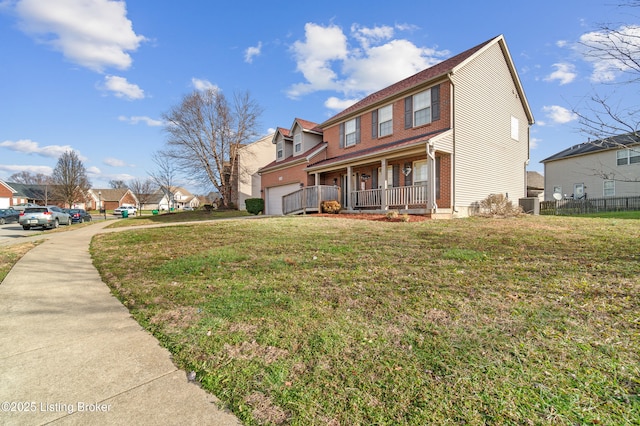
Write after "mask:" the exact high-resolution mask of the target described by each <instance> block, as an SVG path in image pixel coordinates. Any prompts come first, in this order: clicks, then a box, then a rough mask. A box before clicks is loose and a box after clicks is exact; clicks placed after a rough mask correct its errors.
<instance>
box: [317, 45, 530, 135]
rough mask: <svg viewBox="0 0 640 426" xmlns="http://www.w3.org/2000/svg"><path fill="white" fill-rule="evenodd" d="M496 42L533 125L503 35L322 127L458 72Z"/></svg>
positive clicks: (379, 94) (373, 97) (384, 91)
mask: <svg viewBox="0 0 640 426" xmlns="http://www.w3.org/2000/svg"><path fill="white" fill-rule="evenodd" d="M496 43H499V44H500V47H501V49H502V51H503V53H504V56H505V60H506V62H507V65H508V66H509V69H510V71H511V76H512V78H513V80H514V83H515V85H516V87H517V89H518V92H519V95H520V99H521V101H522V104H523V107H524V109H525V111H526V114H527V117H528V118H529V123H530V124H533V121H534V120H533V114H532V113H531V109H530V108H529V104H528V102H527V100H526V96H525V94H524V89H523V88H522V85H521V83H520V79H519V77H518V73H517V72H516V69H515V65H514V64H513V60H512V59H511V55H510V54H509V50H508V48H507V46H506V42H505V40H504V37H503V36H502V35H499V36H497V37H494V38H491V39H489V40H487V41H485V42H483V43H480V44H478V45H477V46H474V47H472V48H471V49H468V50H465V51H464V52H462V53H459V54H457V55H455V56H452V57H451V58H449V59H446V60H444V61H442V62H440V63H438V64H436V65H434V66H432V67H430V68H427V69H424V70H422V71H420V72H418V73H417V74H414V75H412V76H410V77H407V78H405V79H404V80H400V81H398V82H397V83H394V84H392V85H391V86H388V87H385V88H384V89H382V90H379V91H377V92H375V93H372V94H370V95H369V96H366V97H365V98H363V99H361V100H360V101H358V102H356V103H355V104H353V105H351V106H350V107H349V108H347V109H345V110H343V111H342V112H340V113H338V114H336V115H334V116H333V117H331V118H330V119H328V120H326V121H325V122H324V123H322V124H320V127H321V128H323V129H324V128H326V127H328V126H331V125H333V124H335V123H336V122H338V121H342V120H343V119H345V118H346V117H348V116H350V115H352V114H356V113H359V112H360V111H361V110H363V109H366V108H370V107H372V106H374V105H376V104H379V103H382V102H384V101H387V100H388V99H390V98H393V97H396V96H399V95H401V94H402V93H405V92H408V91H410V90H412V89H414V88H415V87H418V86H421V85H427V84H428V83H430V82H436V81H437V80H438V79H441V78H443V77H445V76H446V75H448V74H449V73H454V72H456V71H457V70H459V69H461V68H462V67H464V66H465V65H466V64H467V63H468V62H469V61H471V60H473V59H474V58H475V57H476V56H477V55H479V54H481V53H482V52H483V51H485V50H486V49H488V48H489V47H490V46H492V45H494V44H496Z"/></svg>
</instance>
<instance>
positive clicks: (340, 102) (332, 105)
mask: <svg viewBox="0 0 640 426" xmlns="http://www.w3.org/2000/svg"><path fill="white" fill-rule="evenodd" d="M359 100H360V99H339V98H336V97H335V96H331V97H329V98H328V99H327V100H326V101H324V106H325V107H327V108H328V109H331V110H334V111H342V110H343V109H347V108H349V107H350V106H351V105H353V104H355V103H356V102H358V101H359Z"/></svg>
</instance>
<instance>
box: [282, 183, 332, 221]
mask: <svg viewBox="0 0 640 426" xmlns="http://www.w3.org/2000/svg"><path fill="white" fill-rule="evenodd" d="M338 200H340V189H339V188H338V187H337V186H330V185H318V186H306V187H304V188H300V189H299V190H297V191H294V192H292V193H291V194H287V195H285V196H283V197H282V214H285V215H286V214H291V213H303V212H307V211H317V212H319V211H320V204H321V203H322V202H323V201H338Z"/></svg>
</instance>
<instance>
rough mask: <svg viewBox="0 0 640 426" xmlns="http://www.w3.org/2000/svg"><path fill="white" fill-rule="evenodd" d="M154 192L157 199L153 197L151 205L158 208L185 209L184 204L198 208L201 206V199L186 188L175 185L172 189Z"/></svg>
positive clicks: (150, 201)
mask: <svg viewBox="0 0 640 426" xmlns="http://www.w3.org/2000/svg"><path fill="white" fill-rule="evenodd" d="M154 194H156V197H155V201H154V197H151V198H150V200H149V204H150V205H154V207H153V208H154V209H155V208H157V209H158V210H171V209H177V210H180V209H183V208H184V206H190V207H193V208H194V209H195V208H198V207H199V206H200V199H199V198H198V197H196V196H194V195H193V194H192V193H191V192H189V191H187V190H186V189H184V188H182V187H179V186H174V187H172V188H171V191H166V189H165V188H162V189H159V190H158V191H156V192H155V193H154Z"/></svg>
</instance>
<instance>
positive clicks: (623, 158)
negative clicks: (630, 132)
mask: <svg viewBox="0 0 640 426" xmlns="http://www.w3.org/2000/svg"><path fill="white" fill-rule="evenodd" d="M616 158H617V162H618V166H626V165H628V164H637V163H640V148H635V149H634V148H630V149H620V150H618V151H616Z"/></svg>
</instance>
